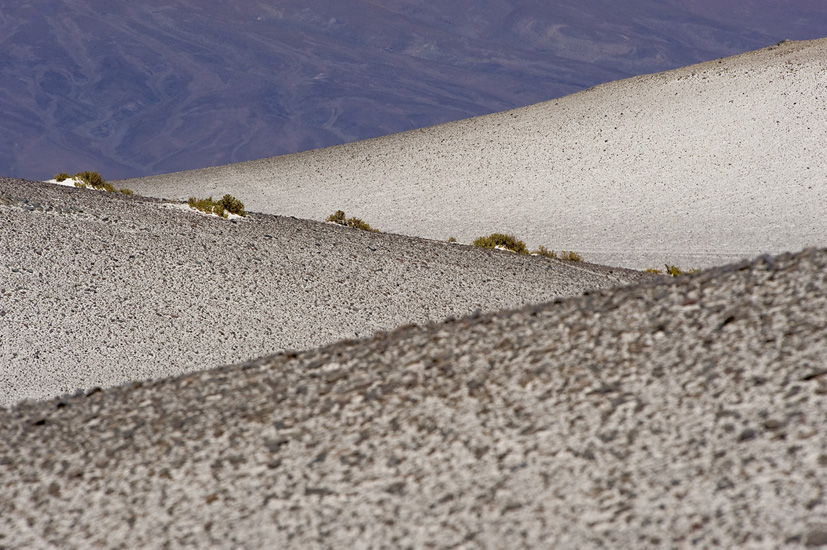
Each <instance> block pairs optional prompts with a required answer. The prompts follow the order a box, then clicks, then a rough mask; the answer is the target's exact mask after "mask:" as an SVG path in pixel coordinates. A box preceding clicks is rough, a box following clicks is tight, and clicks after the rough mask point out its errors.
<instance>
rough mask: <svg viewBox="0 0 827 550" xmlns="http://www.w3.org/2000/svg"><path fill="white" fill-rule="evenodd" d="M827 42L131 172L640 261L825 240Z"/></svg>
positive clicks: (288, 205) (187, 187) (152, 181)
mask: <svg viewBox="0 0 827 550" xmlns="http://www.w3.org/2000/svg"><path fill="white" fill-rule="evenodd" d="M824 59H827V39H823V40H816V41H809V42H788V43H784V44H782V45H779V46H774V47H771V48H768V49H764V50H760V51H757V52H752V53H747V54H743V55H739V56H736V57H731V58H727V59H722V60H719V61H712V62H709V63H704V64H701V65H695V66H691V67H686V68H683V69H678V70H675V71H670V72H666V73H660V74H655V75H649V76H642V77H637V78H632V79H628V80H622V81H618V82H614V83H610V84H606V85H602V86H598V87H596V88H593V89H590V90H587V91H584V92H581V93H577V94H574V95H571V96H567V97H564V98H561V99H558V100H554V101H549V102H546V103H541V104H538V105H534V106H531V107H526V108H522V109H518V110H514V111H509V112H504V113H499V114H495V115H490V116H485V117H480V118H475V119H469V120H463V121H460V122H456V123H450V124H445V125H441V126H436V127H431V128H427V129H424V130H417V131H413V132H408V133H403V134H397V135H392V136H387V137H383V138H378V139H375V140H370V141H364V142H358V143H354V144H349V145H344V146H339V147H333V148H329V149H322V150H316V151H311V152H307V153H302V154H296V155H289V156H283V157H274V158H268V159H263V160H260V161H254V162H248V163H242V164H235V165H228V166H223V167H217V168H207V169H203V170H195V171H190V172H181V173H175V174H168V175H164V176H156V177H151V178H145V179H141V180H127V181H125V182H124V185H126V186H128V187H131V188H134V189H136V190H137V191H139V192H141V193H143V194H147V195H153V196H165V197H177V198H182V199H184V198H187V197H188V196H190V195H192V194H198V195H199V196H201V195H203V196H206V195H209V194H213V195H217V194H223V193H224V192H230V193H233V194H234V195H237V196H239V197H240V198H242V199H243V200H245V201H247V202H248V203H249V205H250V207H251V208H252V209H254V210H259V211H262V212H270V213H277V214H284V215H292V216H297V217H300V218H309V219H324V217H325V216H327V215H328V214H329V213H330V212H332V211H334V210H336V209H339V208H344V209H345V210H347V211H349V212H353V213H354V214H355V215H358V216H359V217H361V218H364V219H366V220H368V221H369V222H371V223H375V224H376V225H378V226H380V227H383V228H386V229H387V230H389V231H393V232H396V233H402V234H408V235H417V236H422V237H429V238H436V239H445V238H447V237H448V236H449V235H454V236H456V237H457V238H459V239H460V240H461V241H465V242H470V241H471V240H472V239H473V238H475V237H477V236H479V235H482V234H487V233H490V232H492V231H504V232H513V233H515V234H516V235H517V236H518V237H520V238H523V239H525V240H526V241H527V242H528V243H529V245H530V246H537V245H540V244H543V245H546V246H549V247H551V248H558V249H559V248H566V249H569V248H571V249H574V250H577V251H579V252H581V253H582V254H584V255H585V257H586V258H587V259H589V260H591V261H594V262H597V263H606V264H610V265H625V266H629V267H636V268H646V267H660V266H662V265H663V264H664V263H665V262H669V263H672V264H679V265H682V266H685V267H688V266H696V267H704V266H709V265H714V264H721V263H726V262H728V261H732V260H736V259H740V258H744V257H750V256H753V255H756V254H759V253H765V252H776V253H778V252H783V251H786V250H795V249H799V248H802V247H805V246H813V245H822V246H823V245H825V244H827V240H825V235H827V149H825V147H824V143H827V101H825V98H827V65H825V63H824Z"/></svg>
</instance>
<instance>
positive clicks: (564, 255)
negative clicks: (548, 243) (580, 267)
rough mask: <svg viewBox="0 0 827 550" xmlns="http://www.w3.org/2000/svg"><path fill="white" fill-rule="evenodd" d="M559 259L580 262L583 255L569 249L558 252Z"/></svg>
mask: <svg viewBox="0 0 827 550" xmlns="http://www.w3.org/2000/svg"><path fill="white" fill-rule="evenodd" d="M560 259H561V260H565V261H567V262H580V261H582V260H583V257H582V256H580V254H578V253H577V252H573V251H571V250H569V251H568V252H566V251H565V250H563V251H561V252H560Z"/></svg>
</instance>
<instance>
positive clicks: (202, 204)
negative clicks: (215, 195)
mask: <svg viewBox="0 0 827 550" xmlns="http://www.w3.org/2000/svg"><path fill="white" fill-rule="evenodd" d="M187 204H188V205H189V206H190V208H195V209H196V210H200V211H201V212H204V213H205V214H215V215H216V216H221V217H222V218H226V217H227V216H228V215H229V214H237V215H239V216H246V215H247V212H245V211H244V203H242V202H241V201H240V200H238V199H237V198H235V197H233V196H232V195H224V197H222V199H221V200H220V201H214V200H212V197H207V198H206V199H197V198H195V197H190V198H189V199H188V200H187ZM228 206H229V208H228Z"/></svg>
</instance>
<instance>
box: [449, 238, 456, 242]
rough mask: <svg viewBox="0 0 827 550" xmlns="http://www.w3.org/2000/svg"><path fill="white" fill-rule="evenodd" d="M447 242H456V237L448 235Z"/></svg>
mask: <svg viewBox="0 0 827 550" xmlns="http://www.w3.org/2000/svg"><path fill="white" fill-rule="evenodd" d="M448 242H449V243H455V242H457V238H456V237H448Z"/></svg>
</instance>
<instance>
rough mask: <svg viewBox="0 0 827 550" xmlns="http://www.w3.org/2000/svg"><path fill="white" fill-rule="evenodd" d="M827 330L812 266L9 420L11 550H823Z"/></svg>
mask: <svg viewBox="0 0 827 550" xmlns="http://www.w3.org/2000/svg"><path fill="white" fill-rule="evenodd" d="M825 326H827V250H813V249H810V250H807V251H804V252H803V253H799V254H796V255H784V256H780V257H764V258H761V259H759V260H757V261H755V262H754V263H752V264H749V263H744V264H741V265H733V266H728V267H724V268H719V269H714V270H710V271H708V272H705V273H703V274H701V275H698V276H694V277H691V278H682V279H676V280H674V281H662V282H658V283H647V284H642V285H638V286H634V287H627V288H622V289H615V290H603V291H599V292H595V293H591V294H589V295H586V296H581V297H577V298H569V299H562V300H556V301H554V302H552V303H546V304H542V305H537V306H531V307H526V308H523V309H519V310H516V311H505V312H499V313H495V314H491V315H479V316H473V317H467V318H463V319H460V320H456V321H452V322H447V323H443V324H435V325H429V326H415V327H405V328H400V329H398V330H396V331H394V332H391V333H388V334H378V335H375V336H373V337H371V338H369V339H364V340H360V341H356V342H342V343H338V344H335V345H333V346H330V347H326V348H321V349H316V350H312V351H306V352H301V353H290V354H282V355H276V356H272V357H267V358H263V359H260V360H257V361H254V362H249V363H246V364H243V365H237V366H232V367H226V368H221V369H215V370H207V371H204V372H199V373H193V374H189V375H184V376H180V377H175V378H170V379H165V380H162V381H157V382H152V383H143V384H141V383H136V384H133V385H129V386H123V387H118V388H114V389H108V390H104V391H96V392H92V393H90V394H89V395H86V396H77V397H66V398H63V399H59V400H58V399H56V400H53V401H49V402H40V403H34V404H25V405H21V406H19V407H17V408H14V409H11V410H0V439H2V441H4V442H5V445H4V446H3V447H2V450H0V533H2V536H0V546H3V547H7V548H92V547H103V548H159V547H164V548H184V547H198V548H206V547H211V548H264V547H267V548H508V549H511V548H629V549H633V548H634V549H637V548H693V547H698V548H713V547H715V548H767V549H777V548H817V547H824V546H825V545H827V497H826V496H825V491H827V359H826V358H827V329H825ZM205 366H206V365H205Z"/></svg>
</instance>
